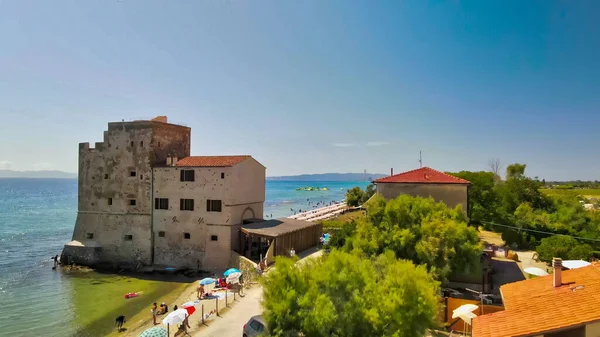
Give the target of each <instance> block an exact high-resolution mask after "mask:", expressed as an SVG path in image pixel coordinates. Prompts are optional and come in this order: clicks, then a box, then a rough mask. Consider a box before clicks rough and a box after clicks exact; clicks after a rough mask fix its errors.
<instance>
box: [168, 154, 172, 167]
mask: <svg viewBox="0 0 600 337" xmlns="http://www.w3.org/2000/svg"><path fill="white" fill-rule="evenodd" d="M171 163H172V158H171V155H170V154H169V155H167V166H171Z"/></svg>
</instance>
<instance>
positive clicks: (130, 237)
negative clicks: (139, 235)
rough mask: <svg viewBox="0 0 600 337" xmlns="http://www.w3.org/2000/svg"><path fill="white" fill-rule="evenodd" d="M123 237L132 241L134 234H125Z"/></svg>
mask: <svg viewBox="0 0 600 337" xmlns="http://www.w3.org/2000/svg"><path fill="white" fill-rule="evenodd" d="M123 239H124V240H125V241H131V240H133V235H125V237H123Z"/></svg>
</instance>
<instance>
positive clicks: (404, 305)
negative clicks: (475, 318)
mask: <svg viewBox="0 0 600 337" xmlns="http://www.w3.org/2000/svg"><path fill="white" fill-rule="evenodd" d="M276 265H277V268H275V269H274V270H273V271H271V272H270V273H269V274H268V275H267V276H266V277H265V278H264V279H263V286H264V287H263V303H262V304H263V308H264V316H265V319H266V321H267V324H268V326H269V330H270V332H271V334H272V335H274V336H294V337H297V336H299V335H300V334H301V335H303V336H306V337H321V336H323V337H325V336H338V337H346V336H348V337H350V336H394V337H396V336H397V337H413V336H414V337H421V336H423V335H424V333H425V330H426V329H427V328H431V327H434V326H436V321H437V315H438V310H439V302H438V297H437V294H438V287H439V284H438V283H437V282H436V281H435V280H434V279H433V278H432V276H431V275H430V274H429V273H428V272H427V270H426V269H425V268H424V267H422V266H419V267H415V266H414V265H413V264H412V263H411V262H409V261H402V260H397V259H396V258H395V256H394V254H393V253H391V252H387V253H384V254H382V255H380V256H378V257H377V258H376V259H375V260H369V259H364V258H361V257H360V256H358V255H355V254H349V253H344V252H340V251H336V250H334V251H332V253H331V254H330V255H328V256H326V257H321V258H319V259H317V260H314V261H307V262H306V263H303V264H302V265H295V264H294V263H293V260H291V259H288V258H281V257H279V258H276Z"/></svg>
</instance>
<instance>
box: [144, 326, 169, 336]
mask: <svg viewBox="0 0 600 337" xmlns="http://www.w3.org/2000/svg"><path fill="white" fill-rule="evenodd" d="M139 337H169V333H168V332H167V329H165V328H163V327H162V326H155V327H153V328H150V329H148V330H146V331H144V332H142V334H141V335H140V336H139Z"/></svg>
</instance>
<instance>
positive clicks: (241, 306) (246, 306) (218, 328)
mask: <svg viewBox="0 0 600 337" xmlns="http://www.w3.org/2000/svg"><path fill="white" fill-rule="evenodd" d="M322 254H323V251H322V250H317V249H316V247H313V248H309V249H307V250H305V251H304V252H302V253H299V254H298V257H299V258H300V260H299V261H298V262H296V263H298V264H302V263H304V262H305V261H307V260H308V259H314V258H317V257H319V256H321V255H322ZM245 295H246V296H245V297H244V298H242V299H240V300H239V302H235V303H234V304H232V305H231V308H230V309H227V311H224V312H223V314H222V315H221V317H215V318H214V319H212V320H211V321H210V323H208V324H210V325H209V326H208V327H202V328H200V329H198V330H196V331H194V332H192V333H191V335H192V337H204V336H208V337H223V336H228V337H229V336H241V335H242V328H243V327H244V324H246V322H248V320H249V319H250V317H252V316H256V315H260V314H261V313H262V309H261V307H260V302H261V299H262V288H261V287H256V288H251V289H248V290H246V291H245Z"/></svg>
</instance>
